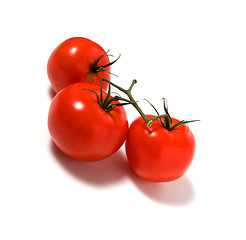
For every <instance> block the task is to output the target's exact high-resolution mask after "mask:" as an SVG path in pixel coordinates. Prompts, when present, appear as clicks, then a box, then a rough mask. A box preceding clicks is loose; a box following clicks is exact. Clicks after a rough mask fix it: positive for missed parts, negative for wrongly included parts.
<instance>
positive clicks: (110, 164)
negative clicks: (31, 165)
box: [50, 140, 128, 187]
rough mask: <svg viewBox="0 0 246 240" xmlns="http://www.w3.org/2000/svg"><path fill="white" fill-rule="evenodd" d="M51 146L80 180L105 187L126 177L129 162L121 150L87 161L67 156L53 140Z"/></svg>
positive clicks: (65, 165)
mask: <svg viewBox="0 0 246 240" xmlns="http://www.w3.org/2000/svg"><path fill="white" fill-rule="evenodd" d="M50 148H51V152H52V154H53V156H54V157H55V159H56V161H57V162H58V163H59V164H60V165H61V166H62V167H63V168H64V169H65V170H66V171H67V172H68V173H69V174H71V175H72V176H73V177H75V178H76V179H78V180H79V181H82V182H86V183H88V184H91V185H95V186H98V187H103V186H106V185H111V184H116V183H119V182H120V181H121V180H123V179H124V178H125V177H126V172H127V171H126V168H127V164H128V163H127V160H126V157H125V154H124V153H123V152H122V151H121V150H119V151H117V152H116V153H114V154H113V155H112V156H110V157H108V158H106V159H104V160H101V161H97V162H86V161H80V160H75V159H71V158H69V157H67V156H66V155H65V154H63V153H62V152H61V151H60V150H59V149H58V148H57V146H56V145H55V143H54V142H53V141H52V140H51V143H50Z"/></svg>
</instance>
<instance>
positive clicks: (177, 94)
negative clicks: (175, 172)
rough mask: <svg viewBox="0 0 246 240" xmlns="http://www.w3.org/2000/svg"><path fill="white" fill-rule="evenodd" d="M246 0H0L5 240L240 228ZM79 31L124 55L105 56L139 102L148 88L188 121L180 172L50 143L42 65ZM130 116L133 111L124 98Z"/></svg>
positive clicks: (203, 235) (0, 179)
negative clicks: (94, 157)
mask: <svg viewBox="0 0 246 240" xmlns="http://www.w3.org/2000/svg"><path fill="white" fill-rule="evenodd" d="M245 13H246V2H245V1H243V0H242V1H239V0H233V1H232V0H230V1H229V0H228V1H227V0H223V1H222V0H221V1H219V0H207V1H197V0H193V1H191V0H188V1H183V0H182V1H178V0H176V1H154V0H153V1H107V0H104V1H97V0H94V1H88V0H87V1H83V0H79V1H74V0H70V1H61V0H60V1H27V0H23V1H1V3H0V24H1V28H0V32H1V38H0V43H1V44H0V61H1V62H0V63H1V64H0V66H1V67H0V68H1V69H0V79H1V88H0V89H1V90H0V104H1V105H0V112H1V118H0V121H1V124H0V138H1V155H0V239H3V240H9V239H11V240H12V239H26V240H29V239H35V240H36V239H42V240H43V239H169V240H172V239H175V240H176V239H189V240H193V239H196V240H197V239H199V240H200V239H225V237H228V239H246V232H245V229H243V227H245V214H246V207H245V202H246V197H245V182H246V174H245V169H246V153H245V143H246V141H245V134H246V125H245V119H246V114H245V103H246V101H245V85H243V83H244V82H245V78H246V71H245V70H246V68H245V66H246V31H245V30H246V14H245ZM74 36H82V37H86V38H89V39H91V40H93V41H95V42H97V43H98V44H100V45H101V46H102V47H103V48H104V49H105V50H107V49H110V51H111V53H113V54H114V55H115V56H117V55H118V54H119V53H121V54H122V57H121V59H120V60H119V61H118V62H117V63H116V64H115V65H114V66H113V67H112V72H113V73H116V74H118V75H119V78H113V79H112V80H113V81H115V82H116V83H118V84H120V85H121V86H123V87H128V86H129V85H130V83H131V81H132V79H134V78H136V79H137V80H138V83H137V84H136V86H135V87H134V88H135V89H134V90H133V94H134V96H135V97H136V99H137V100H139V101H140V105H141V106H142V108H143V110H144V111H145V112H146V113H153V110H152V109H151V108H150V107H149V106H148V105H147V104H146V103H145V102H144V101H142V99H143V98H147V99H149V100H150V101H151V102H152V103H153V104H154V105H155V106H156V107H157V108H158V109H159V110H160V112H161V111H162V102H161V98H162V97H166V98H167V100H168V103H169V111H170V114H171V116H173V117H176V118H178V119H180V120H182V119H186V120H192V119H201V122H198V123H192V124H190V125H189V126H190V129H191V130H192V131H193V133H194V135H195V137H196V142H197V149H196V155H195V158H194V161H193V163H192V165H191V167H190V168H189V170H188V171H187V173H186V174H185V176H183V177H182V178H180V179H179V180H177V181H174V182H171V183H160V184H153V183H148V182H145V181H143V180H141V179H139V178H138V177H136V176H135V175H134V173H133V172H132V171H131V169H130V168H129V166H128V163H127V160H126V156H125V153H124V148H122V149H121V151H120V152H118V153H116V154H114V155H113V156H112V157H110V158H108V159H106V160H104V161H101V162H97V163H86V162H78V161H74V160H71V159H68V158H67V157H65V156H64V155H62V154H61V153H60V152H59V151H58V150H57V149H56V148H55V146H54V145H53V144H52V142H51V139H50V136H49V132H48V129H47V114H48V108H49V104H50V101H51V98H52V91H51V90H50V84H49V80H48V77H47V73H46V64H47V60H48V58H49V55H50V54H51V52H52V51H53V49H54V48H55V47H56V46H57V45H58V44H59V43H61V42H62V41H64V40H65V39H67V38H70V37H74ZM126 111H127V113H128V118H129V122H131V121H132V120H133V119H135V118H136V117H137V116H138V113H137V112H135V110H134V109H132V108H131V106H127V107H126Z"/></svg>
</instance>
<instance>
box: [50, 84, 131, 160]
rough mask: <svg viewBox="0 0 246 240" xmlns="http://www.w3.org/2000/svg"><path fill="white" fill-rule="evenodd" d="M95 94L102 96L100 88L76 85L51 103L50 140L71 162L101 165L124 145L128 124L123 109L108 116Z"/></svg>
mask: <svg viewBox="0 0 246 240" xmlns="http://www.w3.org/2000/svg"><path fill="white" fill-rule="evenodd" d="M88 89H90V91H89V90H88ZM95 93H96V94H98V96H100V93H101V90H100V87H98V86H96V85H91V84H86V83H75V84H72V85H69V86H67V87H66V88H64V89H63V90H61V91H60V92H59V93H58V94H57V95H56V96H55V97H54V98H53V100H52V102H51V105H50V108H49V114H48V129H49V132H50V136H51V138H52V139H53V141H54V143H55V144H56V146H57V147H58V148H59V149H60V150H61V151H62V152H63V153H64V154H66V155H67V156H69V157H71V158H74V159H78V160H84V161H99V160H102V159H105V158H107V157H109V156H110V155H112V154H113V153H115V152H116V151H117V150H118V149H119V148H120V147H121V146H122V144H123V143H124V142H125V139H126V136H127V132H128V121H127V115H126V112H125V110H124V108H123V106H117V107H115V108H113V109H112V110H110V111H108V112H106V111H105V110H104V109H102V107H101V106H100V105H99V103H98V98H97V95H96V94H95ZM106 97H107V93H106V92H105V91H104V90H102V98H103V99H105V98H106ZM110 99H111V96H110V97H109V100H110ZM114 103H115V104H118V103H119V102H117V101H116V102H113V104H114Z"/></svg>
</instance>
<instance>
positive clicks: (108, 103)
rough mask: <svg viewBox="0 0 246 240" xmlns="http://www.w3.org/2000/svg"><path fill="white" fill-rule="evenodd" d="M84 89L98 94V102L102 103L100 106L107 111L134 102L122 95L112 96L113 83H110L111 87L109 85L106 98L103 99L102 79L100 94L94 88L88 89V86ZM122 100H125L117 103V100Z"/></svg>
mask: <svg viewBox="0 0 246 240" xmlns="http://www.w3.org/2000/svg"><path fill="white" fill-rule="evenodd" d="M107 81H108V80H107ZM108 82H109V81H108ZM83 90H88V91H90V92H93V93H94V94H95V95H96V97H97V101H98V104H99V105H100V107H101V108H102V109H103V110H104V111H105V112H110V111H112V110H113V109H115V107H119V106H124V105H128V104H132V102H131V101H130V100H128V99H125V98H122V97H121V96H120V95H116V96H114V97H111V98H110V94H111V85H110V84H109V87H108V92H107V95H106V97H105V99H103V92H102V91H103V90H102V81H100V96H99V95H98V94H97V92H96V91H94V90H91V89H88V88H83ZM120 100H121V101H124V102H119V103H115V102H116V101H117V102H118V101H120Z"/></svg>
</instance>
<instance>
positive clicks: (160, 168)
mask: <svg viewBox="0 0 246 240" xmlns="http://www.w3.org/2000/svg"><path fill="white" fill-rule="evenodd" d="M147 117H148V118H149V119H151V118H153V117H154V116H152V115H147ZM178 122H179V121H178V120H177V119H174V118H172V123H173V125H175V124H177V123H178ZM125 147H126V154H127V158H128V161H129V163H130V165H131V167H132V169H133V170H134V172H135V173H136V174H137V175H138V176H139V177H141V178H143V179H145V180H147V181H151V182H168V181H173V180H176V179H178V178H180V177H181V176H182V175H184V173H185V172H186V170H187V169H188V167H189V166H190V164H191V162H192V159H193V156H194V152H195V138H194V136H193V134H192V132H191V130H190V129H189V128H188V127H187V125H181V126H178V127H176V128H174V129H172V130H167V129H166V128H164V127H163V125H162V124H161V122H159V121H157V120H156V121H154V122H153V124H152V126H151V127H150V128H147V126H146V124H145V122H144V120H143V118H142V117H139V118H137V119H136V120H135V121H133V122H132V124H131V126H130V128H129V131H128V136H127V140H126V144H125Z"/></svg>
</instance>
